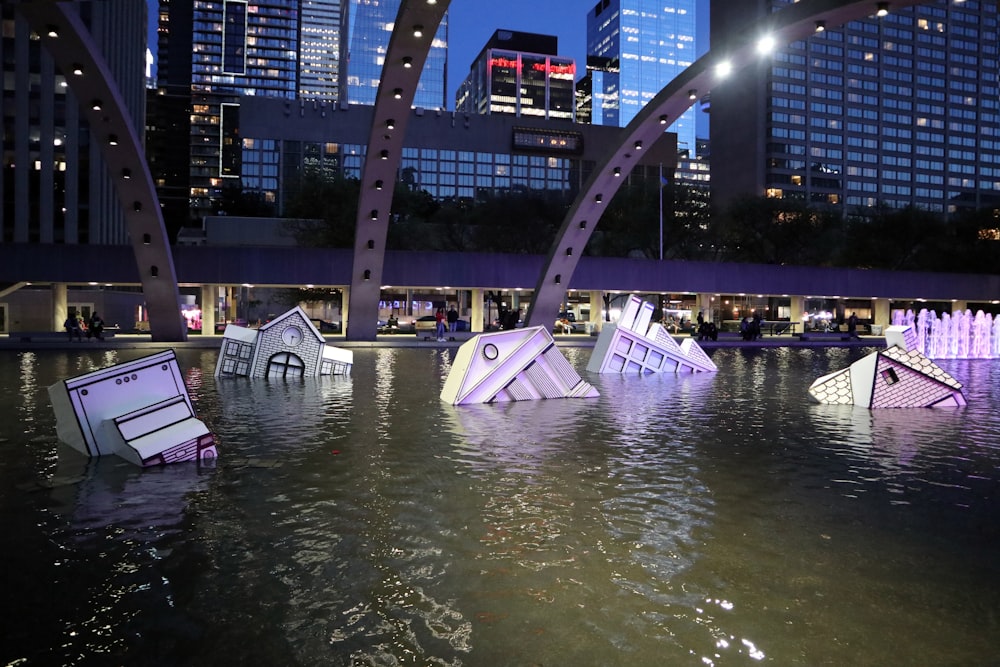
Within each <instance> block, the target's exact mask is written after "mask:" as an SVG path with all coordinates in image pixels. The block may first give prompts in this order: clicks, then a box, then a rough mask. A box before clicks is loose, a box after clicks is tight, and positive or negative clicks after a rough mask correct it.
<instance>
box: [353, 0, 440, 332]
mask: <svg viewBox="0 0 1000 667" xmlns="http://www.w3.org/2000/svg"><path fill="white" fill-rule="evenodd" d="M449 3H450V0H403V1H402V3H400V6H399V12H398V13H397V14H396V24H395V26H393V30H392V36H391V37H390V38H389V48H388V49H387V50H386V54H385V61H384V63H383V65H382V78H381V80H380V81H379V86H378V92H377V94H376V97H375V108H374V111H373V113H372V127H371V132H370V134H369V136H368V152H367V155H366V156H365V162H364V168H363V169H362V171H361V194H360V196H359V197H358V217H357V223H356V225H355V231H354V264H353V268H352V271H351V290H350V294H349V299H350V301H349V303H348V309H347V331H346V332H345V337H346V338H347V339H348V340H375V335H376V333H377V331H378V322H377V320H378V299H379V293H380V291H381V285H382V273H383V267H384V265H385V240H386V236H387V235H388V232H389V211H390V209H391V208H392V195H393V186H394V185H395V184H396V172H397V171H398V169H399V165H400V161H401V159H402V153H403V139H404V137H405V136H406V126H407V124H408V123H409V120H410V117H411V115H412V114H413V110H412V109H411V108H410V107H411V105H412V104H413V99H414V95H415V94H416V92H417V82H418V81H419V80H420V74H421V72H423V69H424V62H425V61H426V60H427V54H428V53H429V51H430V47H431V42H432V41H433V39H434V35H435V34H437V30H438V26H439V25H440V24H441V18H442V17H443V16H444V13H445V12H446V11H447V10H448V5H449Z"/></svg>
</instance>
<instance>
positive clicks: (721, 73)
mask: <svg viewBox="0 0 1000 667" xmlns="http://www.w3.org/2000/svg"><path fill="white" fill-rule="evenodd" d="M732 72H733V63H731V62H730V61H728V60H723V61H722V62H720V63H719V64H718V65H716V66H715V75H716V76H718V77H719V78H720V79H724V78H726V77H727V76H729V75H730V74H732Z"/></svg>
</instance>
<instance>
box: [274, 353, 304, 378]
mask: <svg viewBox="0 0 1000 667" xmlns="http://www.w3.org/2000/svg"><path fill="white" fill-rule="evenodd" d="M305 370H306V365H305V364H304V363H303V362H302V360H301V359H300V358H299V357H298V356H297V355H294V354H292V353H291V352H279V353H277V354H276V355H274V356H273V357H271V358H270V359H268V360H267V377H269V378H300V377H302V376H303V375H304V374H305Z"/></svg>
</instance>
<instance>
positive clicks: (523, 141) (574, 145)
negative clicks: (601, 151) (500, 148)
mask: <svg viewBox="0 0 1000 667" xmlns="http://www.w3.org/2000/svg"><path fill="white" fill-rule="evenodd" d="M513 145H514V148H515V149H516V150H521V151H531V152H538V153H546V154H552V153H572V154H573V155H580V154H582V153H583V135H582V134H581V133H579V132H558V131H552V130H540V129H535V128H530V127H515V128H514V136H513Z"/></svg>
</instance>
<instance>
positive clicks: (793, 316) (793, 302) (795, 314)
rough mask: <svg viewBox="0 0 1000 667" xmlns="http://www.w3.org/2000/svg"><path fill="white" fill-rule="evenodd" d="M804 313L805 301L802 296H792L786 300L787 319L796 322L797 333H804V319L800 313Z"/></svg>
mask: <svg viewBox="0 0 1000 667" xmlns="http://www.w3.org/2000/svg"><path fill="white" fill-rule="evenodd" d="M804 312H806V299H805V297H803V296H796V295H794V294H793V295H792V296H790V297H789V298H788V319H789V321H791V322H798V324H799V326H798V328H797V329H796V331H797V332H802V331H805V328H806V327H805V324H804V322H805V319H804V318H803V317H802V313H804Z"/></svg>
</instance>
